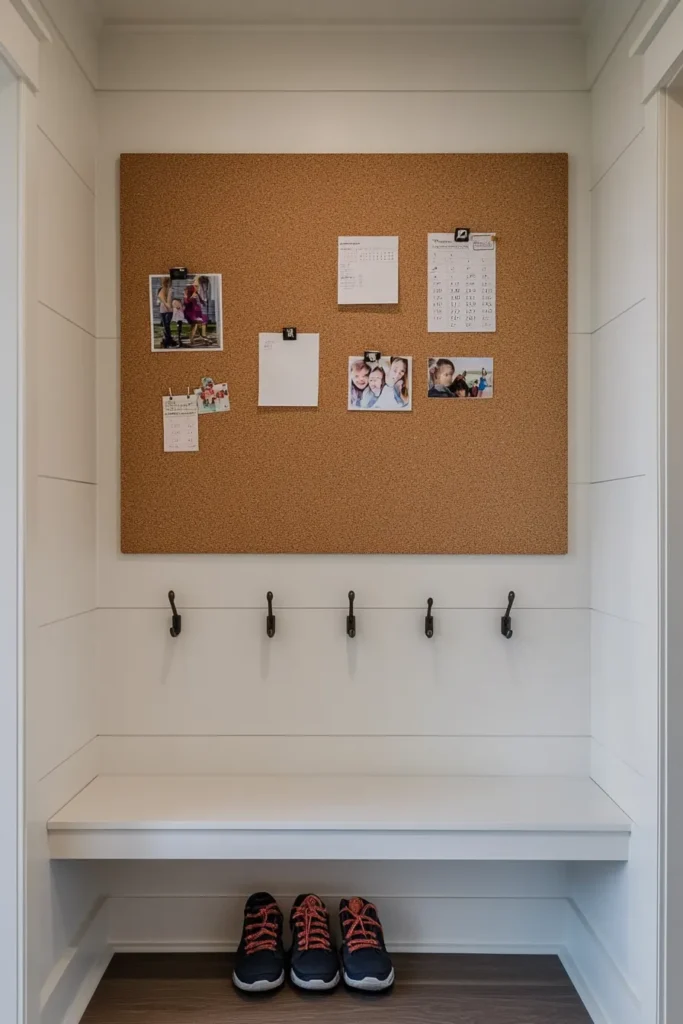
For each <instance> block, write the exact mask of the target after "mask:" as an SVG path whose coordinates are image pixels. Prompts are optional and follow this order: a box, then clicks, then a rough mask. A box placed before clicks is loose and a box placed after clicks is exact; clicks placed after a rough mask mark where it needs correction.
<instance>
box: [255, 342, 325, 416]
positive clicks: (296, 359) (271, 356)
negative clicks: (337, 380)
mask: <svg viewBox="0 0 683 1024" xmlns="http://www.w3.org/2000/svg"><path fill="white" fill-rule="evenodd" d="M319 358H320V335H319V334H299V335H298V337H297V339H296V341H285V339H284V338H283V337H282V335H281V334H259V374H258V404H259V405H308V406H311V405H317V404H318V366H319Z"/></svg>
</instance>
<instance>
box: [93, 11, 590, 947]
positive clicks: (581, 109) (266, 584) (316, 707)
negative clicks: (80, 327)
mask: <svg viewBox="0 0 683 1024" xmlns="http://www.w3.org/2000/svg"><path fill="white" fill-rule="evenodd" d="M181 39H182V46H183V47H186V48H188V51H191V52H193V53H196V54H198V55H201V58H198V60H197V61H196V62H194V61H193V62H191V64H184V63H183V62H182V61H180V62H179V61H177V60H175V59H174V58H173V54H174V53H177V47H178V45H179V43H180V42H181ZM362 54H366V58H364V59H361V58H360V57H359V55H362ZM456 54H457V59H454V58H455V55H456ZM285 63H286V66H287V74H286V76H285V75H283V73H282V68H283V66H284V64H285ZM350 68H353V75H352V76H351V77H350V74H349V69H350ZM475 69H476V70H475ZM101 89H102V91H101V92H100V93H99V96H98V105H99V134H100V148H99V159H98V170H97V189H96V192H97V247H98V251H97V277H98V285H97V286H98V302H97V334H98V362H97V365H98V390H97V415H98V576H99V583H98V603H99V606H100V611H99V612H98V616H99V633H98V645H99V656H98V657H99V666H100V671H101V673H102V676H103V680H104V701H103V727H102V732H103V733H104V734H105V735H104V736H103V737H102V738H101V739H100V743H99V751H100V756H101V764H102V766H103V770H107V771H114V772H117V771H118V772H125V771H142V772H155V771H169V770H171V771H173V770H178V771H187V772H197V771H202V770H206V771H211V772H219V771H221V770H223V771H249V770H253V767H254V765H255V764H258V766H259V769H260V770H264V771H278V770H279V768H280V767H281V766H283V765H284V766H286V767H287V769H288V770H291V771H300V772H307V771H321V770H322V771H328V772H329V771H335V770H336V771H342V772H349V773H353V772H362V771H368V772H373V771H374V772H378V771H380V772H381V771H389V772H392V773H399V774H400V773H414V772H417V773H419V772H423V773H431V772H435V773H439V772H481V773H488V774H532V773H534V772H543V771H547V772H550V773H556V774H586V773H587V772H588V770H589V749H590V723H589V711H590V697H589V689H588V681H589V663H588V656H589V611H588V607H589V583H590V566H589V556H590V548H589V535H588V520H589V514H590V513H589V501H590V459H591V452H590V418H591V401H590V393H589V392H590V330H591V318H590V290H591V279H590V123H589V98H588V95H587V93H586V91H585V78H584V67H583V47H582V43H581V41H580V40H579V39H578V37H574V36H572V35H571V34H567V33H558V34H554V33H539V32H530V33H524V32H519V33H515V34H514V45H511V42H510V37H509V36H508V35H507V34H503V33H497V32H472V33H468V32H463V31H459V32H457V33H452V32H447V33H435V32H433V31H432V32H429V31H424V32H419V33H418V34H417V35H415V36H411V35H409V34H406V32H387V31H384V32H382V33H376V32H366V33H358V32H353V31H344V32H329V33H324V34H320V33H315V32H303V33H301V32H299V33H297V32H286V31H278V32H267V31H259V32H239V33H237V34H232V35H231V34H228V33H221V32H218V33H215V34H213V35H212V34H208V33H207V34H201V33H200V34H198V35H196V36H194V35H192V34H188V33H183V35H182V37H180V36H178V35H177V34H174V33H170V34H165V33H163V32H154V33H145V34H144V35H142V34H141V35H136V34H135V33H122V32H113V33H107V34H106V35H105V37H104V39H103V44H102V50H101ZM169 104H170V105H171V107H170V109H172V111H173V123H174V124H178V125H184V124H188V123H192V124H193V126H194V127H193V131H192V133H191V136H188V134H187V133H183V136H182V141H180V140H179V138H178V134H177V132H176V131H174V130H173V128H172V127H171V129H170V130H169V128H168V125H167V123H166V121H165V119H164V117H160V116H159V113H160V111H161V112H163V111H165V110H167V109H169ZM179 148H180V149H183V150H188V149H190V150H193V151H195V152H203V151H209V152H316V151H323V152H356V151H361V152H363V151H365V152H432V151H451V152H480V151H483V152H485V151H493V152H496V151H503V152H516V151H556V152H557V151H559V152H568V153H569V154H570V218H571V222H570V323H569V329H570V332H571V333H570V378H571V379H570V402H571V408H570V471H569V479H570V553H569V555H568V556H566V557H564V558H515V557H507V558H500V557H491V558H431V557H424V558H422V557H420V558H409V557H400V556H399V557H384V556H376V557H374V558H367V557H364V558H355V557H352V556H343V557H328V556H320V557H315V558H314V557H297V556H282V557H278V556H261V557H255V556H232V557H195V556H175V557H159V556H154V557H152V556H150V557H147V556H135V557H125V556H122V555H121V554H120V553H119V537H118V506H119V452H118V379H119V378H118V344H119V312H118V294H119V268H118V199H117V188H118V158H119V155H120V154H121V153H122V152H174V151H177V150H178V149H179ZM425 230H426V229H425ZM254 342H255V339H254ZM188 383H190V382H189V381H188ZM511 587H512V588H514V589H515V590H516V591H517V594H518V600H517V603H516V605H515V619H514V625H515V637H514V640H513V641H511V642H510V643H508V642H506V641H505V640H504V639H503V638H502V637H501V636H500V628H499V625H500V614H501V611H502V607H503V606H504V601H505V597H506V595H507V592H508V591H509V590H510V588H511ZM170 588H173V589H174V590H175V591H176V594H177V596H178V598H179V602H180V604H181V606H182V607H181V610H182V611H183V614H184V618H183V633H182V636H181V637H180V639H179V640H177V641H174V640H171V638H170V637H169V636H168V625H169V621H168V617H169V616H168V606H167V603H166V592H167V591H168V590H169V589H170ZM351 588H353V589H354V590H355V591H356V594H357V603H356V612H357V616H358V636H357V638H356V639H355V640H354V641H353V642H348V641H347V640H346V636H345V618H344V617H345V614H346V611H345V608H344V602H345V600H346V593H347V591H348V590H349V589H351ZM268 589H272V590H273V591H274V593H275V595H276V604H277V609H276V610H277V614H278V633H277V636H276V638H275V639H274V640H273V641H269V640H267V638H266V637H265V621H264V615H265V610H264V608H263V607H262V606H263V605H264V601H265V593H266V591H267V590H268ZM430 595H431V596H433V597H434V599H435V603H436V615H437V631H438V635H437V637H436V638H435V640H434V641H432V642H430V641H427V640H425V637H424V632H423V630H424V614H425V608H424V606H425V604H426V598H427V597H428V596H430ZM207 652H211V653H210V655H209V661H208V662H207ZM214 658H215V660H214ZM210 665H211V666H213V667H209V666H210ZM349 786H350V788H351V790H352V786H353V780H352V779H350V780H349ZM257 868H258V870H257ZM442 868H443V870H442ZM268 885H270V886H272V887H273V890H274V891H275V892H276V894H277V895H278V896H280V897H282V899H283V901H284V902H286V901H287V899H289V898H290V897H292V896H293V895H295V894H296V892H298V891H300V890H301V889H305V888H308V887H309V886H312V887H314V888H316V887H317V889H318V890H319V891H320V892H321V894H323V895H326V896H328V897H329V898H330V902H331V903H332V902H333V898H336V897H338V896H339V895H341V894H342V893H343V892H346V891H350V890H351V889H354V890H356V889H360V890H361V891H364V892H366V893H368V894H371V895H374V896H376V897H378V898H380V897H381V898H383V900H386V914H387V917H388V922H389V924H390V925H391V927H390V932H391V933H392V936H393V937H394V941H395V942H398V944H400V945H403V946H410V945H412V946H414V947H415V948H426V947H427V946H430V945H431V946H432V947H434V948H442V949H443V948H455V947H463V948H474V947H478V946H483V947H486V948H494V947H496V948H510V947H511V946H516V947H517V948H519V947H520V945H521V946H531V947H535V946H538V945H542V946H546V947H547V946H560V945H562V942H563V938H564V933H565V927H566V923H567V922H566V915H565V910H566V903H565V896H566V893H567V881H566V870H565V868H564V866H561V865H550V866H548V867H547V868H541V869H539V866H533V867H532V866H530V865H486V866H481V867H478V866H474V865H459V866H457V867H454V866H452V865H451V866H447V867H446V866H434V865H430V866H429V869H423V868H421V867H420V866H412V867H409V868H405V869H403V868H400V869H399V868H395V867H393V866H392V869H391V870H390V871H387V870H386V866H384V867H380V866H374V867H373V866H367V865H360V866H359V865H355V866H348V865H347V866H342V865H334V866H332V867H329V866H326V867H321V866H320V865H312V864H302V865H296V866H292V868H291V869H286V870H285V869H283V868H282V867H281V866H279V865H269V864H261V865H258V866H254V865H251V866H249V865H237V866H234V868H231V870H230V872H228V873H226V872H225V871H224V870H223V869H219V867H216V868H215V869H214V868H213V867H211V866H210V865H208V866H207V865H203V866H201V869H199V868H198V867H197V866H196V865H187V864H170V865H164V866H163V868H162V870H161V872H157V871H154V872H150V871H144V872H143V873H142V874H140V872H139V870H138V866H134V867H130V866H126V865H121V866H118V867H117V868H116V869H115V870H114V871H112V873H110V874H108V877H107V891H108V892H109V893H110V894H111V896H112V901H111V911H112V927H113V937H114V939H115V941H116V942H117V943H120V944H123V945H126V946H132V947H133V948H140V946H139V945H138V946H137V947H136V943H137V944H142V946H143V947H144V948H149V947H150V946H154V945H156V944H160V943H161V944H163V943H171V944H172V945H174V946H176V947H178V946H179V947H183V946H185V947H188V948H197V946H202V945H208V946H209V947H211V946H214V945H225V944H226V943H228V944H229V943H230V942H232V941H234V937H235V934H236V933H235V928H236V922H237V920H238V917H239V908H240V906H241V901H242V899H243V895H244V893H246V892H248V891H249V890H250V889H251V888H261V887H263V886H268Z"/></svg>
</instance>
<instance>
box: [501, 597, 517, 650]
mask: <svg viewBox="0 0 683 1024" xmlns="http://www.w3.org/2000/svg"><path fill="white" fill-rule="evenodd" d="M514 600H515V592H514V590H511V591H510V593H509V594H508V607H507V611H506V612H505V615H503V616H502V617H501V620H500V631H501V633H502V634H503V636H504V637H505V639H506V640H512V619H511V617H510V612H511V611H512V605H513V603H514Z"/></svg>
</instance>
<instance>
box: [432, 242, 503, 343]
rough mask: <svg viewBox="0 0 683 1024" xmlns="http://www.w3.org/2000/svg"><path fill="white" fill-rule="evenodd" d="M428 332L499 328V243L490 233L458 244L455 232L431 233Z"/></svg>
mask: <svg viewBox="0 0 683 1024" xmlns="http://www.w3.org/2000/svg"><path fill="white" fill-rule="evenodd" d="M427 259H428V277H429V299H428V301H429V314H428V328H427V329H428V331H429V332H430V333H432V334H436V333H441V332H444V333H459V332H463V333H465V332H473V333H477V332H482V333H483V332H492V331H495V329H496V243H495V241H494V239H493V238H492V237H491V235H489V234H476V235H475V234H473V235H470V239H469V241H468V242H456V241H455V239H454V236H453V233H452V232H451V233H450V234H430V235H429V242H428V251H427Z"/></svg>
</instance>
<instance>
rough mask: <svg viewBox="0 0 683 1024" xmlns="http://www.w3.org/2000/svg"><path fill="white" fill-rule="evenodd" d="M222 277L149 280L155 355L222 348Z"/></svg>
mask: <svg viewBox="0 0 683 1024" xmlns="http://www.w3.org/2000/svg"><path fill="white" fill-rule="evenodd" d="M221 301H222V281H221V275H220V274H192V275H190V276H188V277H186V278H182V279H180V280H172V279H171V277H170V275H166V274H152V275H150V278H149V304H150V318H151V328H152V351H153V352H169V351H173V350H175V351H176V352H177V351H179V350H181V349H184V350H187V351H195V352H196V351H201V350H202V349H213V350H217V349H222V348H223V317H222V309H221Z"/></svg>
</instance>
